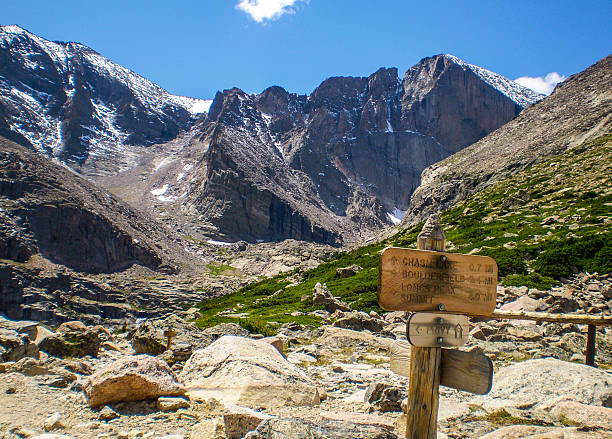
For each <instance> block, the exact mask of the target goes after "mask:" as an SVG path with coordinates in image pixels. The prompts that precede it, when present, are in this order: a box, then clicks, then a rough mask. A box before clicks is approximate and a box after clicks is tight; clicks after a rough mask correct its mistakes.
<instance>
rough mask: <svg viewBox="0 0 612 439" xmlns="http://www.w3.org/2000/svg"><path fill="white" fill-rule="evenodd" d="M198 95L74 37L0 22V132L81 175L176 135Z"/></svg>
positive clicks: (113, 166)
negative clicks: (170, 87) (174, 89)
mask: <svg viewBox="0 0 612 439" xmlns="http://www.w3.org/2000/svg"><path fill="white" fill-rule="evenodd" d="M201 102H202V101H200V100H198V99H192V98H185V97H181V96H174V95H171V94H169V93H168V92H166V91H165V90H163V89H162V88H160V87H158V86H157V85H155V84H153V83H152V82H150V81H148V80H147V79H145V78H143V77H141V76H139V75H137V74H135V73H133V72H131V71H129V70H128V69H126V68H124V67H121V66H119V65H117V64H115V63H113V62H112V61H110V60H108V59H106V58H104V57H103V56H102V55H100V54H98V53H97V52H95V51H93V50H92V49H90V48H88V47H86V46H83V45H82V44H78V43H63V42H51V41H48V40H45V39H44V38H40V37H38V36H36V35H34V34H32V33H30V32H28V31H26V30H24V29H22V28H20V27H18V26H4V27H1V26H0V135H2V136H4V137H7V138H9V139H11V140H13V141H15V142H17V143H20V144H22V145H24V146H28V147H30V148H32V149H34V150H36V151H38V152H39V153H42V154H44V155H46V156H48V157H54V158H56V159H58V160H59V161H62V162H64V163H66V164H68V165H69V166H71V167H73V168H75V169H78V170H79V171H80V172H81V173H84V174H87V175H105V174H108V173H116V172H117V171H118V170H120V169H125V168H126V167H129V166H132V165H133V164H134V161H135V156H136V155H137V153H138V151H139V149H138V147H143V146H149V145H152V144H155V143H160V142H166V141H168V140H171V139H173V138H175V137H176V136H177V135H178V133H179V132H181V131H184V130H186V129H188V128H189V127H190V126H191V125H192V124H193V122H194V121H195V116H194V114H192V112H191V110H192V108H193V107H194V105H196V104H198V103H201Z"/></svg>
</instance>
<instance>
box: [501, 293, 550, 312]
mask: <svg viewBox="0 0 612 439" xmlns="http://www.w3.org/2000/svg"><path fill="white" fill-rule="evenodd" d="M541 308H542V303H541V302H540V301H539V300H535V299H532V298H531V297H529V296H521V297H519V298H518V299H516V300H515V301H514V302H509V303H506V304H505V305H502V307H501V308H500V309H501V310H502V311H514V312H520V311H525V312H532V311H539V310H541Z"/></svg>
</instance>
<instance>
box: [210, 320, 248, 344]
mask: <svg viewBox="0 0 612 439" xmlns="http://www.w3.org/2000/svg"><path fill="white" fill-rule="evenodd" d="M203 333H204V334H205V335H206V336H207V337H209V338H210V339H211V340H210V343H212V342H213V341H215V340H217V339H219V338H221V337H223V336H224V335H236V336H239V337H247V336H248V335H249V331H247V330H246V329H244V328H243V327H242V326H240V325H239V324H237V323H221V324H219V325H216V326H212V327H210V328H206V329H205V330H204V331H203ZM210 343H209V344H210ZM206 346H208V345H206ZM199 347H204V346H199Z"/></svg>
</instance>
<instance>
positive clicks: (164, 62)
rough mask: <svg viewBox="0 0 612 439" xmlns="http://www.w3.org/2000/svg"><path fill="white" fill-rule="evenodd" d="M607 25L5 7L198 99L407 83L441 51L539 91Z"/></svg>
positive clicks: (249, 10) (443, 4) (133, 4)
mask: <svg viewBox="0 0 612 439" xmlns="http://www.w3.org/2000/svg"><path fill="white" fill-rule="evenodd" d="M611 19H612V1H610V0H606V1H587V2H576V1H563V0H557V1H543V0H532V1H520V0H515V1H513V2H506V1H479V2H477V1H470V0H463V1H456V2H455V1H418V2H417V1H409V0H392V1H366V0H352V1H351V0H199V1H192V0H181V1H175V2H169V1H167V0H165V1H155V0H150V1H146V2H145V1H141V0H123V1H115V0H105V1H89V0H85V1H84V0H76V1H73V0H54V1H53V2H50V1H48V0H46V1H38V0H36V1H35V0H4V1H3V6H2V9H1V10H0V24H2V25H7V24H18V25H20V26H22V27H24V28H26V29H28V30H29V31H31V32H33V33H36V34H38V35H40V36H42V37H44V38H47V39H50V40H63V41H78V42H81V43H83V44H86V45H88V46H90V47H91V48H93V49H95V50H97V51H98V52H100V53H101V54H102V55H104V56H106V57H108V58H110V59H112V60H113V61H115V62H117V63H119V64H121V65H124V66H126V67H128V68H130V69H132V70H134V71H135V72H137V73H139V74H141V75H143V76H145V77H147V78H149V79H150V80H152V81H154V82H156V83H158V84H159V85H161V86H162V87H164V88H166V89H167V90H168V91H170V92H172V93H176V94H182V95H187V96H193V97H198V98H212V97H213V96H214V93H215V92H216V91H217V90H220V89H225V88H231V87H233V86H237V87H240V88H242V89H243V90H245V91H247V92H251V93H252V92H260V91H262V90H263V89H265V88H266V87H268V86H270V85H280V86H282V87H284V88H286V89H287V90H288V91H291V92H298V93H310V92H311V91H312V90H313V89H314V88H315V87H316V86H317V85H318V84H319V83H320V82H321V81H323V80H324V79H326V78H327V77H330V76H339V75H342V76H367V75H369V74H371V73H373V72H374V71H376V70H377V69H378V68H379V67H382V66H385V67H391V66H395V67H398V69H399V72H400V76H403V74H404V72H405V71H406V70H407V69H408V68H409V67H410V66H411V65H413V64H415V63H417V62H418V61H419V60H420V59H421V58H424V57H426V56H430V55H434V54H438V53H452V54H454V55H456V56H458V57H460V58H462V59H464V60H465V61H467V62H469V63H472V64H477V65H480V66H482V67H485V68H488V69H490V70H493V71H495V72H497V73H501V74H502V75H504V76H507V77H509V78H511V79H516V78H518V77H532V78H536V79H532V80H531V82H529V81H527V82H528V83H530V84H532V85H533V84H535V85H533V86H534V87H537V86H538V84H539V85H540V86H542V85H546V84H545V83H546V82H549V83H551V82H554V81H555V78H556V77H555V76H554V75H552V76H549V79H548V81H546V80H545V79H544V78H545V76H546V75H547V74H550V73H551V72H557V73H558V74H559V75H560V76H561V77H563V76H568V75H571V74H573V73H577V72H579V71H581V70H583V69H585V68H586V67H588V66H589V65H591V64H593V63H594V62H595V61H597V60H598V59H601V58H602V57H604V56H606V55H608V54H609V53H610V52H612V50H611V49H612V26H610V21H611ZM537 78H539V79H537ZM538 81H539V82H538ZM524 82H525V81H524ZM527 82H526V83H527Z"/></svg>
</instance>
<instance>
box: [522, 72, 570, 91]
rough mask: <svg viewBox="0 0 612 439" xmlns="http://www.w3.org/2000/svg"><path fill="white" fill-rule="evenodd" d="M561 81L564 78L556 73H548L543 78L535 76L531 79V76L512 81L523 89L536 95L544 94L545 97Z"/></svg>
mask: <svg viewBox="0 0 612 439" xmlns="http://www.w3.org/2000/svg"><path fill="white" fill-rule="evenodd" d="M563 81H565V76H563V75H560V74H558V73H557V72H550V73H549V74H548V75H546V76H544V77H542V76H536V77H535V78H533V77H531V76H521V77H520V78H516V79H515V80H514V82H518V83H519V84H521V85H522V86H523V87H527V88H530V89H532V90H533V91H537V92H538V93H544V94H545V95H549V94H551V93H552V91H553V90H554V89H555V85H557V84H558V83H560V82H563Z"/></svg>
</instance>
